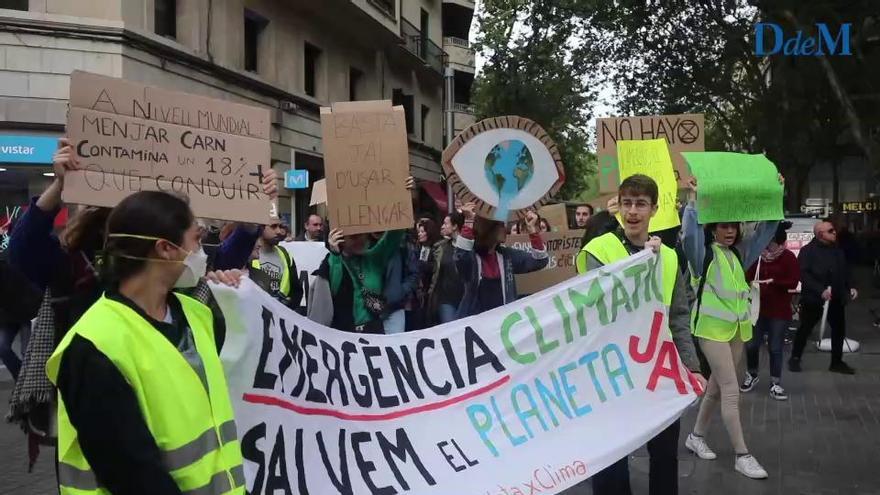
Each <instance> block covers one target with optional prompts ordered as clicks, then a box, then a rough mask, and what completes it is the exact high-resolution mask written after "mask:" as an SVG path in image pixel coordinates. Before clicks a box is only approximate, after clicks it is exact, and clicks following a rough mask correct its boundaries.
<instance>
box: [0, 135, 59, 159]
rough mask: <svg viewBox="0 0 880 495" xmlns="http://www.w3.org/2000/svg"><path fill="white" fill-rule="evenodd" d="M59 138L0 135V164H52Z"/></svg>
mask: <svg viewBox="0 0 880 495" xmlns="http://www.w3.org/2000/svg"><path fill="white" fill-rule="evenodd" d="M57 149H58V138H54V137H48V136H9V135H0V163H40V164H46V165H49V164H51V163H52V155H54V154H55V150H57Z"/></svg>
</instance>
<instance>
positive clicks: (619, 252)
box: [575, 232, 678, 308]
mask: <svg viewBox="0 0 880 495" xmlns="http://www.w3.org/2000/svg"><path fill="white" fill-rule="evenodd" d="M585 253H589V254H591V255H592V256H593V257H594V258H596V259H597V260H599V262H600V263H602V264H603V265H610V264H611V263H614V262H615V261H620V260H622V259H624V258H628V257H629V256H630V254H629V252H627V250H626V246H624V245H623V242H621V241H620V239H619V238H618V237H617V235H615V234H614V233H613V232H609V233H607V234H605V235H601V236H599V237H596V238H594V239H593V240H591V241H590V242H588V243H587V245H586V246H584V247H583V249H581V252H580V253H578V256H577V259H576V260H575V265H576V266H577V271H578V273H586V272H587V256H586V254H585ZM660 263H661V266H662V269H663V304H665V305H666V307H667V308H669V306H670V305H672V291H673V290H674V289H675V277H677V276H678V254H677V253H676V252H675V250H674V249H671V248H669V247H666V245H661V246H660Z"/></svg>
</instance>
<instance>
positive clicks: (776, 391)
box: [770, 383, 788, 400]
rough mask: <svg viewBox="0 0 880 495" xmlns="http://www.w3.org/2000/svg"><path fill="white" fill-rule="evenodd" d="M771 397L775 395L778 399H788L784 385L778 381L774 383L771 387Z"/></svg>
mask: <svg viewBox="0 0 880 495" xmlns="http://www.w3.org/2000/svg"><path fill="white" fill-rule="evenodd" d="M770 397H773V398H774V399H776V400H788V394H786V393H785V389H784V388H782V385H779V384H778V383H774V384H773V386H772V387H770Z"/></svg>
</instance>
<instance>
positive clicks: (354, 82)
mask: <svg viewBox="0 0 880 495" xmlns="http://www.w3.org/2000/svg"><path fill="white" fill-rule="evenodd" d="M363 79H364V73H363V72H362V71H360V70H358V69H355V68H354V67H351V68H349V69H348V101H358V92H359V89H360V88H359V86H360V84H361V81H362V80H363Z"/></svg>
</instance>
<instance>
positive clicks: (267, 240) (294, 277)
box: [250, 223, 303, 310]
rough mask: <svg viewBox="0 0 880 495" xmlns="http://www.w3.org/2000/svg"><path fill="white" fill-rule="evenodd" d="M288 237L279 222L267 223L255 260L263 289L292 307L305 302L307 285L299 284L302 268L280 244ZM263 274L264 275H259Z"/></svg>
mask: <svg viewBox="0 0 880 495" xmlns="http://www.w3.org/2000/svg"><path fill="white" fill-rule="evenodd" d="M282 240H284V229H283V226H282V225H281V224H279V223H273V224H269V225H265V226H263V233H262V236H261V237H260V241H259V245H260V249H259V253H258V257H257V258H256V259H254V260H253V261H251V264H250V268H251V273H252V274H253V273H254V270H256V271H258V272H261V275H263V276H254V277H252V278H253V279H254V281H255V282H256V283H257V285H259V286H260V287H261V288H262V289H263V290H265V291H266V292H268V293H269V294H272V295H273V296H274V297H275V298H277V299H278V300H280V301H282V302H283V303H284V305H285V306H287V307H288V308H290V309H292V310H296V309H297V308H299V305H300V302H302V296H303V288H302V285H301V284H300V283H299V270H297V269H296V261H295V260H294V259H293V256H291V255H290V253H289V252H288V251H287V249H285V248H284V246H280V245H279V243H280V242H281V241H282ZM257 275H260V274H257Z"/></svg>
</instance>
